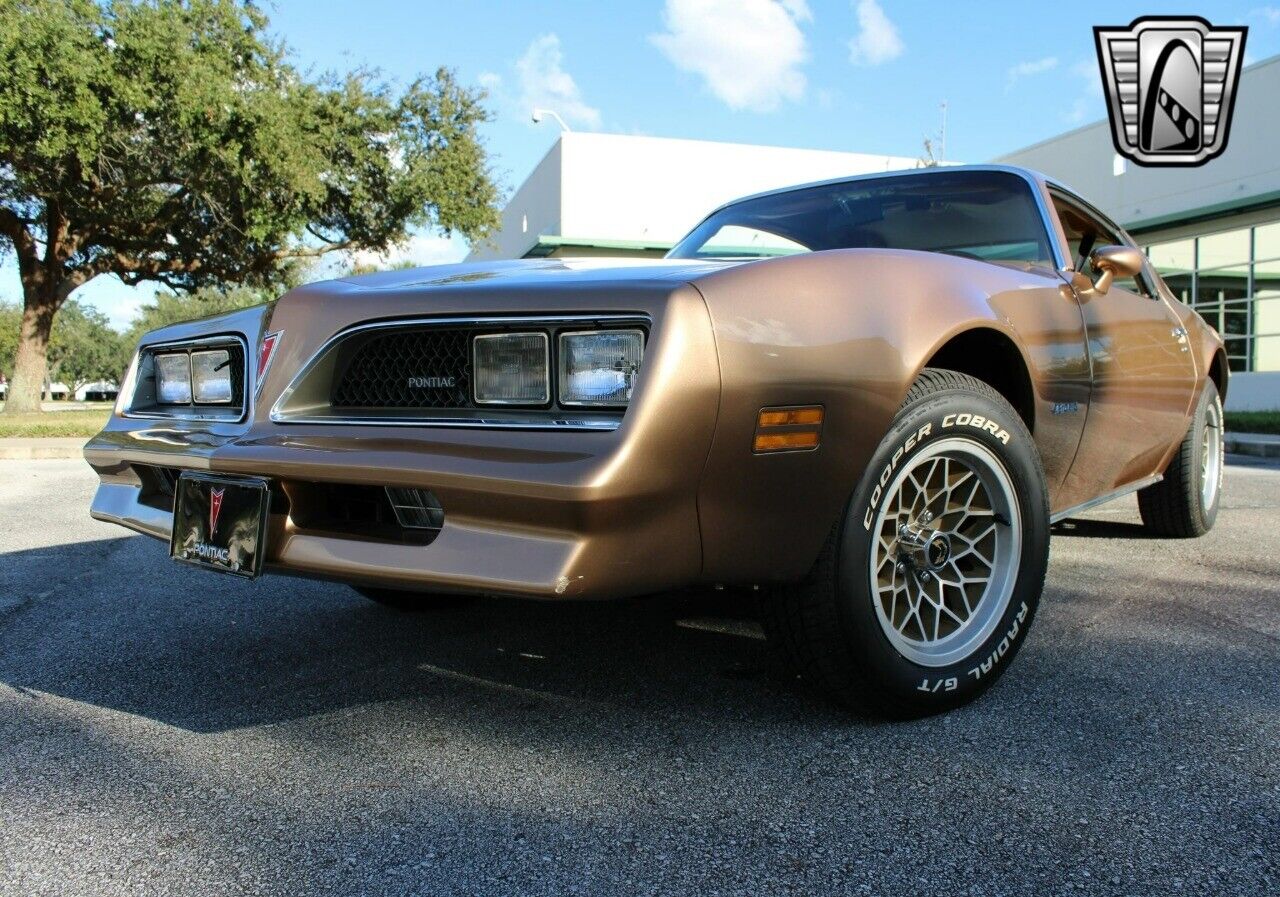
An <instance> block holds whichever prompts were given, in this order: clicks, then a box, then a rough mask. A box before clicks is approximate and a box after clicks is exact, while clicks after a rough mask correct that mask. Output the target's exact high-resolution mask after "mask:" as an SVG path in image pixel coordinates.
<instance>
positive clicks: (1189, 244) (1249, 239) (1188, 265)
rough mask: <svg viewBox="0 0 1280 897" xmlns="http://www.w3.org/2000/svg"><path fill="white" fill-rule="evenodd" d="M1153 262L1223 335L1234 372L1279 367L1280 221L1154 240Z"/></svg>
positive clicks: (1172, 286)
mask: <svg viewBox="0 0 1280 897" xmlns="http://www.w3.org/2000/svg"><path fill="white" fill-rule="evenodd" d="M1147 255H1148V256H1149V257H1150V258H1151V264H1152V265H1153V266H1154V267H1155V269H1156V270H1157V271H1159V272H1160V276H1161V277H1163V278H1164V281H1165V283H1166V284H1167V285H1168V287H1169V289H1170V290H1171V291H1172V292H1173V294H1174V295H1175V296H1177V297H1178V298H1179V299H1181V300H1182V301H1183V302H1186V303H1188V304H1190V305H1192V306H1194V307H1195V309H1196V310H1197V311H1198V312H1200V314H1201V315H1203V316H1204V318H1205V320H1207V321H1208V322H1209V323H1210V324H1212V325H1213V326H1214V327H1215V328H1216V329H1217V330H1218V332H1219V333H1221V334H1222V338H1223V341H1224V342H1225V343H1226V350H1227V360H1228V362H1229V364H1230V367H1231V370H1233V371H1280V221H1278V222H1274V223H1272V224H1264V225H1259V226H1257V227H1243V228H1237V229H1235V230H1229V231H1221V232H1218V233H1211V234H1204V235H1203V236H1199V237H1194V238H1188V239H1184V240H1175V241H1172V242H1168V243H1155V244H1152V245H1151V246H1149V247H1148V248H1147Z"/></svg>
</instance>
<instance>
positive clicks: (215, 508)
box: [209, 489, 226, 539]
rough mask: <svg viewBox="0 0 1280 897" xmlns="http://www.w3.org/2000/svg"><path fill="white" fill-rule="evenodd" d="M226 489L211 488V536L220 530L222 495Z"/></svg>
mask: <svg viewBox="0 0 1280 897" xmlns="http://www.w3.org/2000/svg"><path fill="white" fill-rule="evenodd" d="M225 492H226V490H225V489H210V490H209V538H210V539H212V538H213V535H214V533H216V532H217V531H218V515H219V514H221V513H222V496H223V493H225Z"/></svg>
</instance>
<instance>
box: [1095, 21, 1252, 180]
mask: <svg viewBox="0 0 1280 897" xmlns="http://www.w3.org/2000/svg"><path fill="white" fill-rule="evenodd" d="M1248 31H1249V29H1248V28H1245V27H1243V26H1242V27H1230V28H1218V27H1214V26H1213V25H1210V24H1209V23H1208V22H1206V21H1205V20H1204V19H1202V18H1199V17H1198V16H1169V17H1165V16H1144V17H1142V18H1140V19H1135V20H1134V21H1133V23H1132V24H1131V25H1129V27H1128V28H1122V27H1116V26H1099V27H1097V28H1094V29H1093V36H1094V40H1095V41H1096V42H1097V44H1098V65H1099V67H1100V68H1101V69H1102V83H1103V86H1104V87H1105V88H1106V91H1107V112H1108V114H1109V115H1110V117H1111V136H1112V138H1113V140H1114V141H1115V145H1116V152H1118V153H1119V154H1120V155H1122V156H1124V157H1125V158H1127V159H1132V160H1133V161H1134V162H1137V163H1138V164H1139V165H1153V166H1179V165H1180V166H1193V165H1203V164H1204V163H1205V162H1208V161H1209V160H1210V159H1213V158H1216V157H1217V156H1219V155H1221V154H1222V151H1223V150H1225V149H1226V148H1227V133H1228V131H1229V130H1230V128H1231V113H1232V110H1233V108H1234V106H1235V101H1236V86H1237V85H1238V84H1239V83H1240V67H1241V61H1242V59H1243V58H1244V41H1245V36H1246V35H1247V34H1248Z"/></svg>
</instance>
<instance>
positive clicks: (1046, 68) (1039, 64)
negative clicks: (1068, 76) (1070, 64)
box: [1004, 56, 1058, 92]
mask: <svg viewBox="0 0 1280 897" xmlns="http://www.w3.org/2000/svg"><path fill="white" fill-rule="evenodd" d="M1057 67H1058V57H1057V56H1046V57H1044V58H1043V59H1036V60H1033V61H1031V62H1019V63H1018V64H1017V65H1015V66H1013V67H1012V68H1010V69H1009V76H1008V80H1007V81H1006V82H1005V88H1004V89H1005V91H1006V92H1008V91H1009V90H1012V89H1013V85H1015V84H1017V83H1018V82H1019V81H1021V80H1022V79H1023V78H1029V77H1031V76H1032V75H1043V74H1044V73H1045V72H1051V71H1053V70H1054V69H1056V68H1057Z"/></svg>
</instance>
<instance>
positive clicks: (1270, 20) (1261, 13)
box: [1249, 6, 1280, 28]
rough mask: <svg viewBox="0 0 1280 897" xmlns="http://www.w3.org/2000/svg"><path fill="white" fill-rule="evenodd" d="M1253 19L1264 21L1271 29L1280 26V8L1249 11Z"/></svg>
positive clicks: (1263, 7)
mask: <svg viewBox="0 0 1280 897" xmlns="http://www.w3.org/2000/svg"><path fill="white" fill-rule="evenodd" d="M1249 17H1250V18H1252V19H1262V20H1263V21H1264V22H1266V23H1267V24H1268V25H1270V26H1271V27H1273V28H1274V27H1275V26H1276V25H1280V6H1259V7H1257V8H1256V9H1251V10H1250V11H1249Z"/></svg>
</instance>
